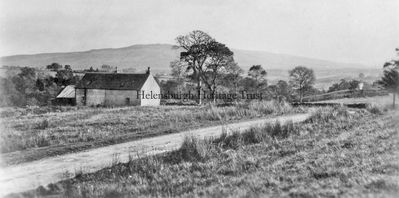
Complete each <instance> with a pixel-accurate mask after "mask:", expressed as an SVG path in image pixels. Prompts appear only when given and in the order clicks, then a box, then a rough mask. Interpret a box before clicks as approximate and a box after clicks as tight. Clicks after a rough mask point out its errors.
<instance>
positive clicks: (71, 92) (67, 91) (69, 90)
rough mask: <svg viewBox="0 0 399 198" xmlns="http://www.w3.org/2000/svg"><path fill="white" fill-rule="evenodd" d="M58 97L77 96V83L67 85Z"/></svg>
mask: <svg viewBox="0 0 399 198" xmlns="http://www.w3.org/2000/svg"><path fill="white" fill-rule="evenodd" d="M57 98H75V85H68V86H66V87H65V88H64V89H63V90H62V91H61V92H60V93H59V94H58V95H57Z"/></svg>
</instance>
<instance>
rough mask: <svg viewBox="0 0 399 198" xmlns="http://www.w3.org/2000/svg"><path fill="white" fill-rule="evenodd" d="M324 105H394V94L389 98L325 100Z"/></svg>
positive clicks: (388, 96)
mask: <svg viewBox="0 0 399 198" xmlns="http://www.w3.org/2000/svg"><path fill="white" fill-rule="evenodd" d="M321 102H322V103H347V104H349V103H369V104H372V105H378V106H381V107H385V106H389V105H392V94H389V95H387V96H374V97H359V98H341V99H335V100H325V101H321Z"/></svg>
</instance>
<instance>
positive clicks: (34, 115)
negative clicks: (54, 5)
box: [0, 101, 300, 164]
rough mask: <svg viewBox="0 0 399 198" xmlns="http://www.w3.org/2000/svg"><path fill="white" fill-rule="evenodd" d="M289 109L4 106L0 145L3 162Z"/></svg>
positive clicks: (259, 105) (257, 105)
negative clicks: (20, 107) (27, 107)
mask: <svg viewBox="0 0 399 198" xmlns="http://www.w3.org/2000/svg"><path fill="white" fill-rule="evenodd" d="M293 111H298V109H292V108H291V107H290V105H288V104H286V103H276V102H255V101H254V102H252V103H249V104H241V105H237V106H232V107H214V106H201V107H197V106H192V107H179V106H160V107H119V108H89V107H84V108H80V107H59V108H58V107H55V109H51V108H46V107H42V108H39V107H38V108H33V109H12V108H8V109H2V110H1V112H0V113H1V124H2V127H3V129H2V133H1V134H0V138H1V139H0V145H1V152H2V153H3V154H2V158H3V161H5V162H4V163H7V164H9V163H18V162H23V161H30V160H35V159H40V158H42V157H47V156H53V155H59V154H64V153H68V152H74V151H79V150H85V149H88V148H94V147H99V146H104V145H110V144H115V143H119V142H125V141H129V140H134V139H139V138H145V137H151V136H156V135H161V134H168V133H174V132H178V131H181V130H187V129H191V128H199V127H203V126H209V125H216V124H223V123H228V122H234V121H236V120H242V119H251V118H257V117H264V116H269V115H278V114H282V113H289V112H293ZM299 111H300V110H299Z"/></svg>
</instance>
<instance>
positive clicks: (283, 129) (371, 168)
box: [10, 108, 399, 197]
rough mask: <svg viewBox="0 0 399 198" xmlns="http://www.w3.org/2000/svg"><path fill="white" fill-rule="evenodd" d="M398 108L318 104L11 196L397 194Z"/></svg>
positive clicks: (356, 195) (189, 140) (190, 140)
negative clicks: (379, 110)
mask: <svg viewBox="0 0 399 198" xmlns="http://www.w3.org/2000/svg"><path fill="white" fill-rule="evenodd" d="M398 129H399V111H397V110H396V111H393V110H391V111H388V112H385V113H384V114H383V115H381V114H373V113H370V112H369V111H367V110H357V111H353V110H351V111H348V110H347V109H343V108H322V109H320V110H318V111H316V112H315V113H314V115H313V116H312V117H311V118H309V119H308V120H307V121H305V122H304V123H299V124H292V123H285V124H280V123H275V124H269V125H266V126H264V127H259V128H253V129H251V130H249V131H247V132H244V133H241V134H240V133H233V134H223V135H221V136H220V137H218V138H215V139H211V140H205V141H202V140H197V139H195V138H192V137H187V138H186V140H185V142H184V143H183V145H182V146H181V148H180V149H178V150H176V151H174V152H170V153H166V154H162V155H158V156H153V157H143V158H141V159H138V160H131V161H130V162H128V163H123V164H122V163H117V162H115V163H114V165H113V166H112V167H110V168H106V169H103V170H100V171H98V172H96V173H91V174H80V173H79V172H77V173H75V174H76V177H75V178H74V179H68V180H65V181H62V182H58V183H55V184H51V185H49V186H47V187H46V188H44V187H39V188H38V189H37V190H35V191H31V192H26V193H23V194H18V195H10V197H13V196H27V197H30V196H40V197H41V196H44V197H46V196H48V197H137V196H162V197H164V196H183V197H197V196H200V197H222V196H223V197H225V196H231V197H259V196H261V197H264V196H268V197H269V196H271V197H319V196H324V197H353V196H355V197H359V196H370V197H374V196H377V195H378V196H381V197H395V196H396V195H397V194H398V193H399V180H398V179H399V177H398V176H399V163H398V162H399V155H398V154H399V153H398V151H399V150H398V149H399V136H398Z"/></svg>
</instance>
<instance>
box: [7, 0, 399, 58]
mask: <svg viewBox="0 0 399 198" xmlns="http://www.w3.org/2000/svg"><path fill="white" fill-rule="evenodd" d="M197 29H199V30H203V31H205V32H207V33H208V34H210V35H211V36H212V37H214V38H215V39H216V40H218V41H219V42H222V43H225V44H226V45H227V46H228V47H230V48H235V49H246V50H262V51H267V52H274V53H283V54H290V55H297V56H304V57H310V58H318V59H325V60H333V61H337V62H348V63H362V64H367V65H381V64H383V62H384V61H387V60H390V59H391V58H394V57H395V50H394V49H395V48H397V47H399V0H383V1H382V0H362V1H358V0H302V1H297V0H279V1H277V0H275V1H271V0H270V1H269V0H250V1H249V0H196V1H194V0H157V1H156V0H24V1H22V0H2V1H1V2H0V56H6V55H14V54H35V53H47V52H71V51H85V50H90V49H100V48H118V47H126V46H130V45H134V44H153V43H169V44H175V38H176V37H177V36H178V35H182V34H187V33H188V32H190V31H192V30H197Z"/></svg>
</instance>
